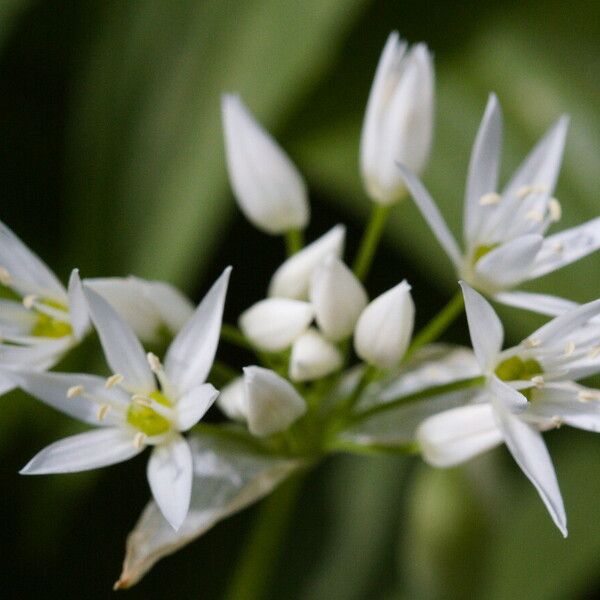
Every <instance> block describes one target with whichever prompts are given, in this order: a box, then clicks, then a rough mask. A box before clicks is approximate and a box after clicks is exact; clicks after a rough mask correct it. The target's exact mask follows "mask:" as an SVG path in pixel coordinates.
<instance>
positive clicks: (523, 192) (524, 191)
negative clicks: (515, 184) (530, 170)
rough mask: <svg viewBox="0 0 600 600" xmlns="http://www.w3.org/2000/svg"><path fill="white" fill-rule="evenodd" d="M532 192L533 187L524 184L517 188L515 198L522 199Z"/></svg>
mask: <svg viewBox="0 0 600 600" xmlns="http://www.w3.org/2000/svg"><path fill="white" fill-rule="evenodd" d="M531 192H533V188H532V187H531V186H530V185H524V186H523V187H520V188H519V189H518V190H517V198H519V200H523V198H525V197H527V196H529V194H531Z"/></svg>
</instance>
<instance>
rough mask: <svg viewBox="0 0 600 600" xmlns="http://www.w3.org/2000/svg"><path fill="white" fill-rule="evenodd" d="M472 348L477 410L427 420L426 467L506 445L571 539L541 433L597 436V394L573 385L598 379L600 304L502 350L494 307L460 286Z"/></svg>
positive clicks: (422, 430) (422, 432) (422, 436)
mask: <svg viewBox="0 0 600 600" xmlns="http://www.w3.org/2000/svg"><path fill="white" fill-rule="evenodd" d="M461 285H462V288H463V294H464V298H465V306H466V310H467V319H468V322H469V331H470V334H471V341H472V343H473V349H474V351H475V356H476V358H477V362H478V363H479V366H480V368H481V372H482V373H483V375H485V377H486V390H485V393H484V394H483V395H481V396H479V398H480V399H481V400H482V402H480V403H476V404H472V405H467V406H462V407H459V408H454V409H451V410H447V411H444V412H441V413H438V414H437V415H434V416H432V417H429V418H428V419H426V420H425V421H424V422H423V423H422V424H421V425H420V427H419V429H418V432H417V439H418V441H419V443H420V445H421V449H422V452H423V456H424V458H425V460H426V461H428V462H429V463H431V464H433V465H435V466H440V467H449V466H453V465H456V464H459V463H461V462H464V461H466V460H468V459H470V458H472V457H474V456H476V455H478V454H481V453H482V452H485V451H486V450H489V449H490V448H493V447H494V446H497V445H499V444H501V443H502V442H504V443H505V444H506V446H507V447H508V449H509V451H510V452H511V454H512V455H513V457H514V459H515V461H516V462H517V464H518V465H519V466H520V467H521V469H522V470H523V472H524V473H525V475H527V477H528V478H529V479H530V481H531V482H532V483H533V485H534V486H535V488H536V489H537V491H538V493H539V494H540V496H541V498H542V500H543V501H544V503H545V505H546V507H547V508H548V510H549V512H550V515H551V516H552V518H553V520H554V522H555V523H556V525H557V526H558V527H559V529H560V530H561V532H562V533H563V534H564V535H565V536H566V534H567V529H566V516H565V511H564V507H563V502H562V498H561V494H560V490H559V488H558V483H557V480H556V475H555V473H554V467H553V466H552V462H551V459H550V456H549V454H548V451H547V449H546V446H545V444H544V441H543V439H542V436H541V433H540V431H544V430H547V429H552V428H555V427H559V426H560V425H562V424H563V423H564V424H567V425H571V426H573V427H578V428H580V429H586V430H589V431H600V401H599V400H600V393H599V392H598V391H596V390H590V389H587V388H584V387H582V386H579V385H577V384H575V383H574V380H577V379H580V378H582V377H587V376H589V375H592V374H594V373H598V372H600V325H599V324H598V323H594V322H593V320H594V318H595V317H597V316H598V315H599V314H600V300H596V301H594V302H590V303H589V304H585V305H583V306H581V307H578V308H576V309H575V310H572V311H570V312H569V313H567V314H564V315H562V316H559V317H556V318H555V319H553V320H552V321H550V322H549V323H547V324H546V325H544V326H543V327H541V328H540V329H538V330H537V331H536V332H535V333H533V334H532V335H530V336H529V337H528V338H527V339H525V340H524V341H523V342H521V344H519V345H518V346H515V347H513V348H509V349H507V350H504V351H502V350H501V348H502V342H503V338H504V331H503V328H502V324H501V323H500V320H499V319H498V316H497V315H496V313H495V312H494V310H493V309H492V307H491V306H490V304H489V303H488V302H487V301H486V300H485V299H484V298H483V296H481V295H480V294H478V293H477V292H476V291H475V290H473V289H472V288H471V287H469V285H468V284H466V283H462V284H461Z"/></svg>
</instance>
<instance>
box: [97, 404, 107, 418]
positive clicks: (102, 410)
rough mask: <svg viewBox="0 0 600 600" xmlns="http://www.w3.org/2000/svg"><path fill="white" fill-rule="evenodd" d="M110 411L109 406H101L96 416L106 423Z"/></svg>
mask: <svg viewBox="0 0 600 600" xmlns="http://www.w3.org/2000/svg"><path fill="white" fill-rule="evenodd" d="M109 410H110V405H109V404H101V405H100V407H99V408H98V414H97V415H96V416H97V417H98V421H104V419H105V418H106V415H107V414H108V411H109Z"/></svg>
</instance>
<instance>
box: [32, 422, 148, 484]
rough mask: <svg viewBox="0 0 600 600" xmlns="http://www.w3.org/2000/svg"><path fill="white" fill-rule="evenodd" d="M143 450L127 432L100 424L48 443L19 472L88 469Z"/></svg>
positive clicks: (45, 472)
mask: <svg viewBox="0 0 600 600" xmlns="http://www.w3.org/2000/svg"><path fill="white" fill-rule="evenodd" d="M142 450H143V448H138V447H136V446H135V445H134V443H133V435H132V434H131V433H130V432H128V431H124V430H122V429H116V428H112V427H111V428H103V429H98V430H96V431H87V432H85V433H80V434H78V435H73V436H71V437H68V438H65V439H63V440H60V441H59V442H55V443H54V444H51V445H50V446H47V447H46V448H44V449H43V450H42V451H41V452H39V453H38V454H36V455H35V456H34V457H33V458H32V459H31V460H30V461H29V462H28V463H27V464H26V465H25V467H23V469H21V471H20V472H21V474H22V475H44V474H48V473H76V472H78V471H89V470H91V469H98V468H100V467H106V466H108V465H114V464H116V463H120V462H123V461H125V460H128V459H130V458H132V457H133V456H135V455H136V454H139V453H140V452H141V451H142Z"/></svg>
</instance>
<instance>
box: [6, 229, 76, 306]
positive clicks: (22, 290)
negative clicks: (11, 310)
mask: <svg viewBox="0 0 600 600" xmlns="http://www.w3.org/2000/svg"><path fill="white" fill-rule="evenodd" d="M0 267H3V268H4V269H6V270H7V271H8V273H9V275H10V278H11V279H12V280H13V283H11V284H10V286H9V287H11V288H13V289H14V290H16V291H17V292H18V293H19V294H21V295H22V296H26V295H28V294H37V295H39V296H42V297H43V298H45V299H49V300H55V301H57V302H60V303H61V304H66V303H67V294H66V292H65V288H64V286H63V285H62V283H61V282H60V281H59V280H58V279H57V278H56V275H54V273H53V272H52V271H51V270H50V269H49V268H48V267H47V266H46V264H45V263H44V262H43V261H42V260H40V258H39V257H38V256H36V255H35V254H34V253H33V252H32V251H31V250H30V249H29V248H28V247H27V246H26V245H25V244H24V243H23V242H22V241H21V240H20V239H19V238H18V237H17V236H16V235H15V234H14V233H13V232H12V231H11V230H10V229H9V228H8V227H7V226H6V225H4V223H1V222H0Z"/></svg>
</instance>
